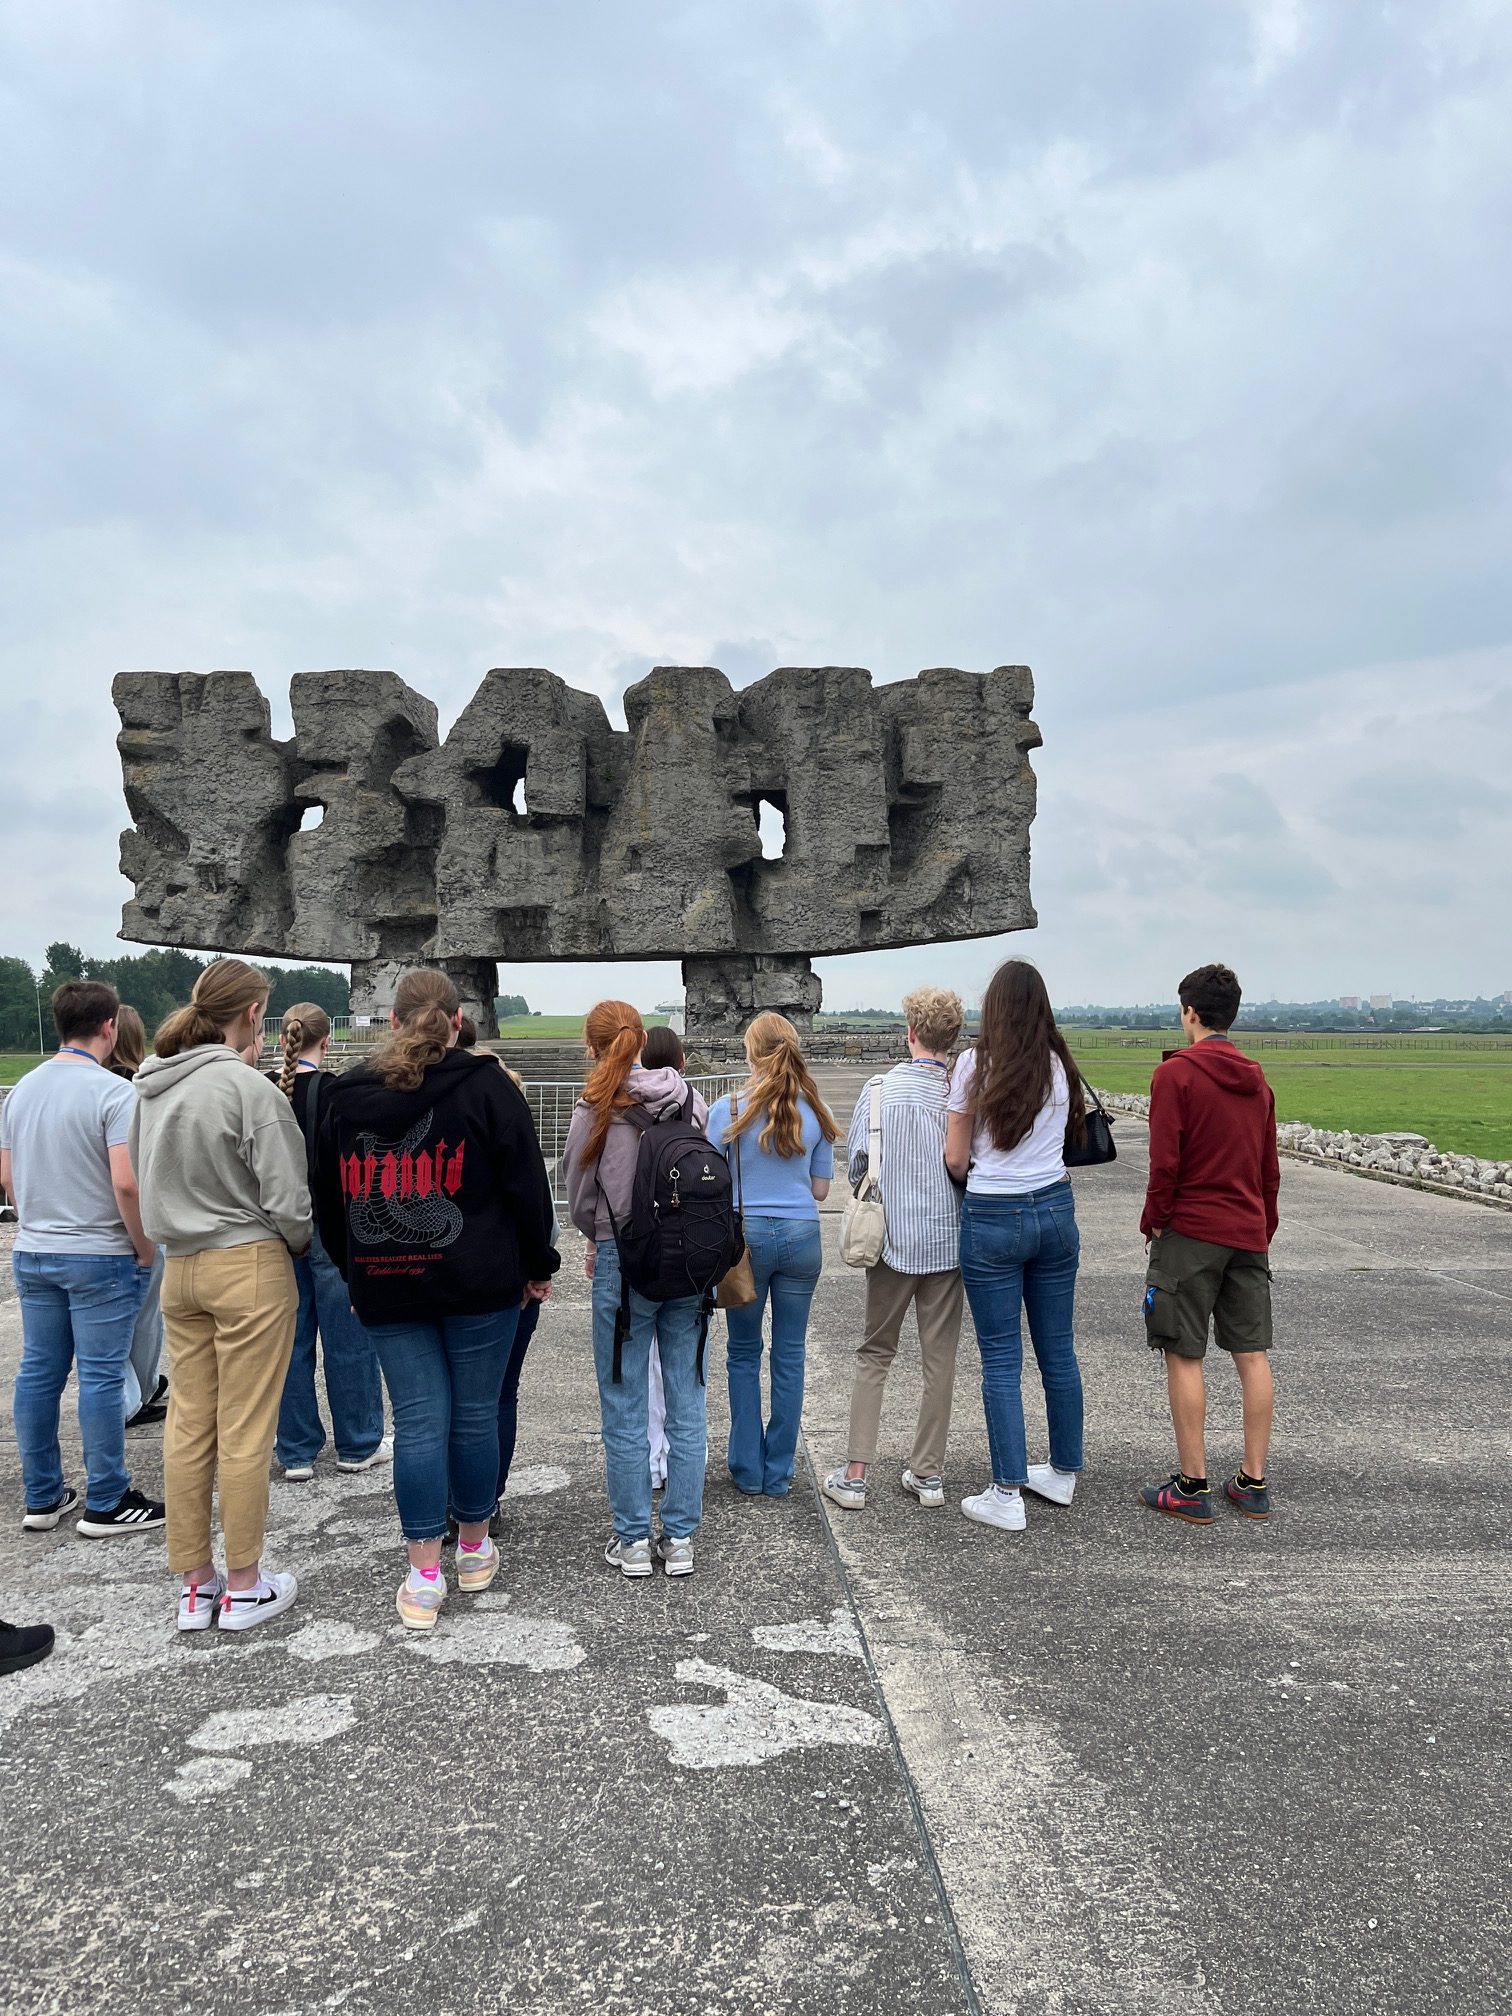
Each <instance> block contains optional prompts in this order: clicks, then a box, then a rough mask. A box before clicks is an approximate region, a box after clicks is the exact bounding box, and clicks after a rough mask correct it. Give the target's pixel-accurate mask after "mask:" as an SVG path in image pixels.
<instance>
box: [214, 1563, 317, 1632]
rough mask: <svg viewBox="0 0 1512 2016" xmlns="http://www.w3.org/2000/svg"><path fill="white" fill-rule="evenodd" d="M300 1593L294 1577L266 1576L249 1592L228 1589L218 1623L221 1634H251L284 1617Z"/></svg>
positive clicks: (286, 1575)
mask: <svg viewBox="0 0 1512 2016" xmlns="http://www.w3.org/2000/svg"><path fill="white" fill-rule="evenodd" d="M298 1594H299V1584H298V1583H297V1582H296V1581H295V1579H294V1577H293V1576H292V1575H288V1574H283V1575H264V1576H263V1578H262V1580H261V1581H260V1582H258V1583H255V1584H254V1585H253V1587H252V1588H250V1589H228V1590H227V1591H226V1592H225V1594H224V1595H223V1596H222V1597H221V1599H220V1602H219V1605H218V1606H217V1609H216V1613H215V1621H216V1623H217V1624H218V1625H219V1626H220V1628H221V1630H222V1631H250V1630H252V1629H253V1628H254V1626H256V1625H258V1624H266V1623H267V1621H268V1619H269V1618H270V1617H281V1616H282V1615H283V1613H284V1612H285V1610H287V1609H288V1607H289V1605H290V1604H291V1603H292V1602H293V1601H294V1598H295V1597H296V1596H297V1595H298Z"/></svg>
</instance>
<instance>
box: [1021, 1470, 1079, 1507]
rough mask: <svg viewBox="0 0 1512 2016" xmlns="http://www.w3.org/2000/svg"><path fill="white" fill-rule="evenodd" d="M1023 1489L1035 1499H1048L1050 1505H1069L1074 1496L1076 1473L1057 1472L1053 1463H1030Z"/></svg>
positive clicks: (1068, 1471) (1072, 1471) (1070, 1471)
mask: <svg viewBox="0 0 1512 2016" xmlns="http://www.w3.org/2000/svg"><path fill="white" fill-rule="evenodd" d="M1024 1489H1025V1490H1026V1491H1032V1492H1033V1493H1034V1495H1035V1497H1036V1498H1048V1499H1049V1500H1050V1503H1051V1504H1052V1505H1069V1504H1070V1503H1071V1500H1072V1499H1073V1498H1074V1497H1075V1496H1076V1472H1075V1471H1074V1470H1057V1469H1056V1467H1055V1465H1054V1464H1053V1463H1031V1464H1030V1465H1029V1476H1028V1479H1027V1481H1026V1483H1025V1485H1024Z"/></svg>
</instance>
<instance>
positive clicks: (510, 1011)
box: [494, 994, 541, 1022]
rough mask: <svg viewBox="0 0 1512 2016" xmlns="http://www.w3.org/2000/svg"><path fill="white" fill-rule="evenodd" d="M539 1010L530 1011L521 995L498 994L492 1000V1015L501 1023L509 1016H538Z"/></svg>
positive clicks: (528, 1004) (527, 1003)
mask: <svg viewBox="0 0 1512 2016" xmlns="http://www.w3.org/2000/svg"><path fill="white" fill-rule="evenodd" d="M540 1012H541V1011H540V1009H539V1008H537V1009H532V1008H531V1006H530V1003H529V1002H528V1001H527V1000H526V999H525V996H524V995H523V994H499V995H497V996H495V999H494V1014H495V1015H496V1016H497V1017H498V1019H499V1020H500V1021H501V1022H502V1021H504V1020H505V1018H506V1017H507V1016H510V1015H530V1014H537V1015H539V1014H540Z"/></svg>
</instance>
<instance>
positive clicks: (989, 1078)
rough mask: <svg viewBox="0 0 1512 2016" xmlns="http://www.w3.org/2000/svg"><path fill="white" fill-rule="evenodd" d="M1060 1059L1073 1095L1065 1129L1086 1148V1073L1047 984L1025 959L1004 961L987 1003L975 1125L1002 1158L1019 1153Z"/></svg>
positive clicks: (984, 1000) (989, 984)
mask: <svg viewBox="0 0 1512 2016" xmlns="http://www.w3.org/2000/svg"><path fill="white" fill-rule="evenodd" d="M1056 1057H1058V1058H1059V1059H1060V1061H1061V1064H1062V1066H1063V1068H1064V1070H1065V1073H1066V1089H1067V1091H1068V1092H1069V1093H1070V1095H1071V1110H1070V1113H1069V1115H1068V1116H1067V1128H1068V1131H1069V1133H1070V1136H1071V1139H1072V1142H1073V1143H1075V1144H1080V1143H1081V1142H1082V1141H1083V1140H1085V1138H1086V1132H1087V1124H1086V1122H1087V1110H1086V1102H1085V1101H1084V1100H1083V1098H1082V1084H1081V1073H1080V1072H1079V1071H1078V1070H1077V1068H1076V1065H1075V1063H1074V1062H1073V1061H1072V1057H1071V1052H1070V1051H1069V1050H1068V1049H1067V1047H1066V1039H1065V1037H1064V1036H1062V1034H1061V1033H1060V1031H1059V1029H1057V1028H1056V1026H1055V1015H1054V1012H1053V1010H1052V1009H1051V1006H1050V996H1049V995H1048V994H1047V993H1046V991H1045V983H1044V981H1043V980H1042V979H1041V978H1040V975H1039V970H1038V968H1037V967H1034V966H1031V965H1030V964H1029V961H1028V960H1027V959H1005V960H1004V961H1003V963H1002V965H1001V966H999V968H998V969H997V971H996V973H994V974H993V976H992V978H991V979H990V980H989V981H988V982H987V992H986V993H985V994H984V995H983V996H982V1033H981V1035H980V1036H979V1037H978V1038H977V1046H976V1078H975V1082H974V1084H973V1086H972V1125H973V1127H974V1128H975V1129H978V1130H980V1131H981V1132H983V1133H985V1134H987V1135H988V1136H989V1137H990V1138H991V1141H992V1145H993V1147H994V1148H997V1149H999V1150H1000V1151H1002V1152H1004V1153H1006V1152H1007V1150H1008V1149H1010V1148H1016V1147H1017V1146H1018V1144H1019V1142H1020V1141H1022V1140H1023V1138H1024V1136H1025V1135H1026V1134H1027V1133H1028V1132H1029V1130H1030V1128H1031V1127H1032V1126H1033V1125H1034V1123H1035V1120H1036V1119H1037V1118H1038V1117H1039V1114H1040V1112H1041V1110H1042V1108H1043V1107H1044V1106H1045V1105H1046V1104H1047V1103H1048V1101H1049V1098H1050V1094H1051V1092H1052V1090H1053V1089H1054V1085H1055V1071H1054V1066H1053V1064H1052V1061H1051V1060H1052V1059H1053V1058H1056Z"/></svg>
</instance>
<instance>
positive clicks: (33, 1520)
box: [21, 1484, 79, 1533]
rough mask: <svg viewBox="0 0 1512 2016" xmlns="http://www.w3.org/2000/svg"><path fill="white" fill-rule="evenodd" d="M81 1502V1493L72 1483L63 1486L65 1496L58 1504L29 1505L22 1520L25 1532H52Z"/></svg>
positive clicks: (22, 1527)
mask: <svg viewBox="0 0 1512 2016" xmlns="http://www.w3.org/2000/svg"><path fill="white" fill-rule="evenodd" d="M78 1502H79V1494H78V1492H77V1491H75V1489H74V1488H73V1486H72V1484H65V1485H64V1486H63V1496H62V1497H61V1498H60V1499H59V1500H58V1502H57V1504H56V1505H28V1506H27V1508H26V1516H25V1518H24V1519H23V1520H22V1521H21V1529H22V1531H23V1532H25V1533H51V1532H52V1530H53V1528H54V1527H55V1526H57V1525H59V1524H60V1523H61V1522H62V1521H63V1520H64V1519H66V1518H67V1517H68V1515H69V1513H70V1512H72V1511H73V1510H74V1508H75V1506H76V1505H77V1504H78Z"/></svg>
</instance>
